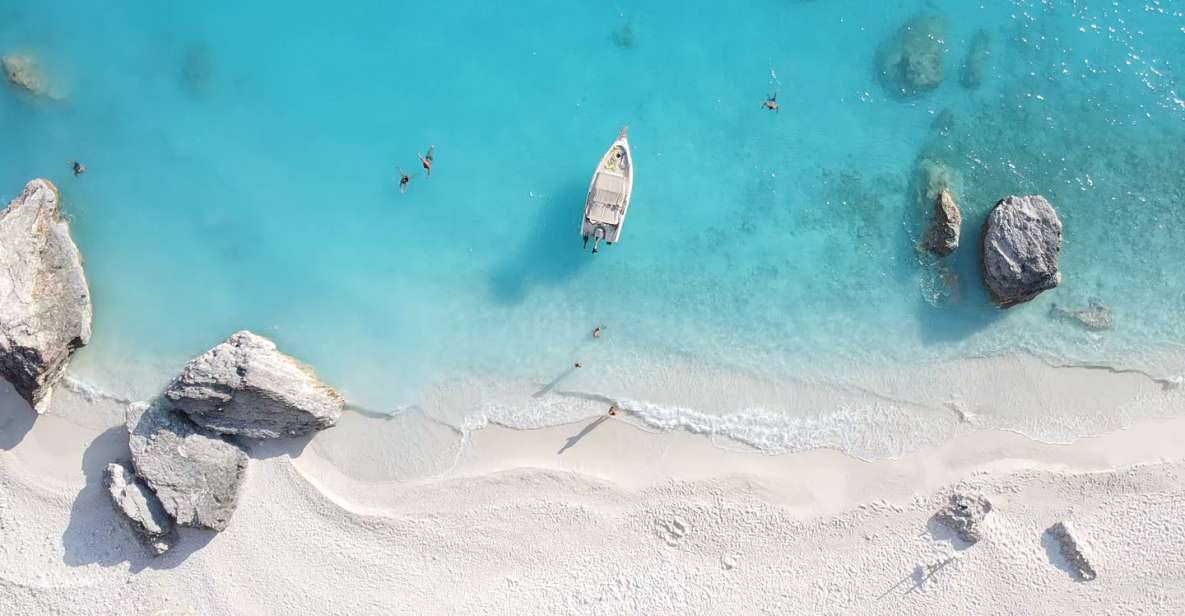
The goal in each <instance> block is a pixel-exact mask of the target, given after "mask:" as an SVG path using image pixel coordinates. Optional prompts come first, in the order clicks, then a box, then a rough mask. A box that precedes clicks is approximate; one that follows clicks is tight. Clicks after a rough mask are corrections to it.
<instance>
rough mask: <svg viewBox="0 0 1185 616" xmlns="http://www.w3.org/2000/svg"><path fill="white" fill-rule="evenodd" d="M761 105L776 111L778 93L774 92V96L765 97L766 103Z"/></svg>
mask: <svg viewBox="0 0 1185 616" xmlns="http://www.w3.org/2000/svg"><path fill="white" fill-rule="evenodd" d="M761 106H762V107H764V108H766V109H769V110H770V111H774V112H776V111H777V110H778V93H777V92H774V93H773V95H772V96H770V97H769V98H767V99H765V102H764V103H761Z"/></svg>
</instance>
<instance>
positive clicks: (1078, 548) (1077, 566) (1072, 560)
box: [1045, 522, 1098, 582]
mask: <svg viewBox="0 0 1185 616" xmlns="http://www.w3.org/2000/svg"><path fill="white" fill-rule="evenodd" d="M1045 532H1046V533H1048V534H1049V536H1050V537H1052V538H1053V540H1054V541H1055V542H1057V544H1058V547H1059V548H1060V550H1061V553H1062V557H1063V558H1065V559H1066V564H1067V565H1069V566H1070V569H1071V570H1072V572H1073V574H1074V575H1075V576H1077V578H1078V579H1080V580H1082V581H1084V582H1089V581H1091V580H1093V579H1095V578H1097V577H1098V574H1096V573H1095V570H1094V567H1093V566H1091V564H1090V551H1089V550H1088V549H1087V547H1086V545H1085V544H1084V543H1082V542H1081V541H1079V540H1078V537H1077V536H1076V535H1075V534H1074V526H1073V525H1072V524H1070V523H1069V522H1058V523H1057V524H1054V525H1053V526H1050V527H1049V528H1048V529H1046V530H1045Z"/></svg>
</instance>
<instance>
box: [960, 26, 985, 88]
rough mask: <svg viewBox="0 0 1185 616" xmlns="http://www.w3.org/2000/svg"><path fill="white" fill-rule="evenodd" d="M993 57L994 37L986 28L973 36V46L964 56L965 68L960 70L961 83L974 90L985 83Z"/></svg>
mask: <svg viewBox="0 0 1185 616" xmlns="http://www.w3.org/2000/svg"><path fill="white" fill-rule="evenodd" d="M991 59H992V37H991V36H990V35H988V33H987V31H986V30H980V31H978V32H976V33H975V36H974V37H972V38H971V47H970V48H969V49H968V50H967V57H965V58H963V68H962V70H961V71H960V72H959V85H961V86H963V87H964V88H967V89H968V90H974V89H976V88H978V87H979V86H981V85H983V77H984V75H986V74H987V72H988V68H989V66H988V65H989V63H990V62H991Z"/></svg>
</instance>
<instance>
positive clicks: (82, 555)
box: [62, 426, 216, 573]
mask: <svg viewBox="0 0 1185 616" xmlns="http://www.w3.org/2000/svg"><path fill="white" fill-rule="evenodd" d="M130 458H131V451H130V450H129V449H128V432H127V429H126V428H124V427H123V426H118V427H115V428H110V429H108V430H107V431H105V432H103V433H102V434H100V435H99V436H98V437H97V438H95V440H94V441H92V442H91V444H90V445H89V446H88V447H87V448H86V451H85V452H83V454H82V472H83V475H84V476H85V477H86V485H85V486H84V487H83V488H82V490H81V491H80V492H79V493H78V496H77V497H75V499H74V504H73V505H72V506H71V507H70V523H69V524H68V525H67V526H66V530H65V532H63V533H62V547H63V548H64V555H63V560H64V562H65V563H66V565H68V566H71V567H81V566H85V565H90V564H97V565H100V566H103V567H112V566H115V565H118V564H120V563H123V562H127V563H128V564H129V566H130V568H131V571H132V572H133V573H137V572H139V571H142V570H143V569H145V568H146V567H151V568H153V569H172V568H173V567H176V566H177V565H179V564H181V563H182V562H184V561H185V559H186V558H188V557H189V555H190V554H192V553H194V552H196V551H197V550H199V549H201V548H202V547H203V546H205V545H206V544H207V543H209V542H210V540H211V539H213V538H214V535H215V534H216V533H214V532H213V531H206V530H199V529H192V528H178V534H179V540H178V541H177V543H176V544H175V545H174V546H173V548H172V549H170V550H169V551H168V552H166V553H165V554H163V555H161V556H158V557H155V558H154V557H153V556H152V555H151V553H149V551H148V548H146V547H144V546H143V545H142V544H141V543H140V540H139V538H138V537H137V536H136V534H135V532H134V531H132V529H131V528H129V527H128V525H127V524H126V523H125V521H124V520H123V519H122V517H120V515H119V514H117V513H116V512H115V508H114V507H113V506H112V504H111V497H110V496H108V495H107V490H106V488H104V487H103V471H104V470H105V469H106V468H107V464H108V463H110V462H116V461H127V460H129V459H130Z"/></svg>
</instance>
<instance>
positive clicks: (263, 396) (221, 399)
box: [164, 331, 345, 438]
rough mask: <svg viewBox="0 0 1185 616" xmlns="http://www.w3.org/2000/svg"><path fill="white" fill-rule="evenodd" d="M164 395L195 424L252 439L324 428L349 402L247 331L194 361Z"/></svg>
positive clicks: (304, 367) (298, 364) (330, 424)
mask: <svg viewBox="0 0 1185 616" xmlns="http://www.w3.org/2000/svg"><path fill="white" fill-rule="evenodd" d="M164 395H165V398H167V399H168V400H169V402H170V404H171V405H172V406H173V407H174V408H176V409H178V410H181V411H183V412H185V413H186V414H187V415H189V418H190V419H191V420H192V421H193V422H194V423H196V424H198V425H200V426H203V427H205V428H208V429H210V430H214V431H216V432H221V433H223V434H235V435H242V436H245V437H248V438H277V437H283V436H299V435H302V434H308V433H309V432H313V431H316V430H324V429H325V428H329V427H331V426H333V425H335V424H336V423H337V420H338V418H339V417H341V412H342V408H343V407H344V406H345V401H344V400H343V399H342V397H341V396H340V395H339V394H338V393H337V392H336V391H334V390H333V389H332V388H330V387H329V386H328V385H325V384H324V383H322V382H321V381H319V380H318V379H317V375H316V374H314V373H313V371H312V370H311V369H310V368H309V367H308V366H305V365H304V364H302V363H300V362H298V361H297V360H295V359H293V358H292V357H289V356H288V355H285V354H283V353H281V352H280V351H278V350H277V349H276V345H275V344H274V343H272V342H271V341H270V340H268V339H266V338H263V337H260V336H257V335H255V334H252V333H251V332H248V331H241V332H238V333H237V334H234V335H233V336H231V337H230V338H227V339H226V341H225V342H223V343H222V344H219V345H218V346H216V347H214V348H212V349H210V350H209V351H207V352H206V353H205V354H203V355H201V356H199V357H197V358H196V359H194V360H193V361H191V362H189V365H187V366H185V369H184V370H183V371H182V372H181V376H179V377H177V379H176V380H175V381H173V383H172V384H171V385H169V387H168V389H166V390H165V393H164Z"/></svg>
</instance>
